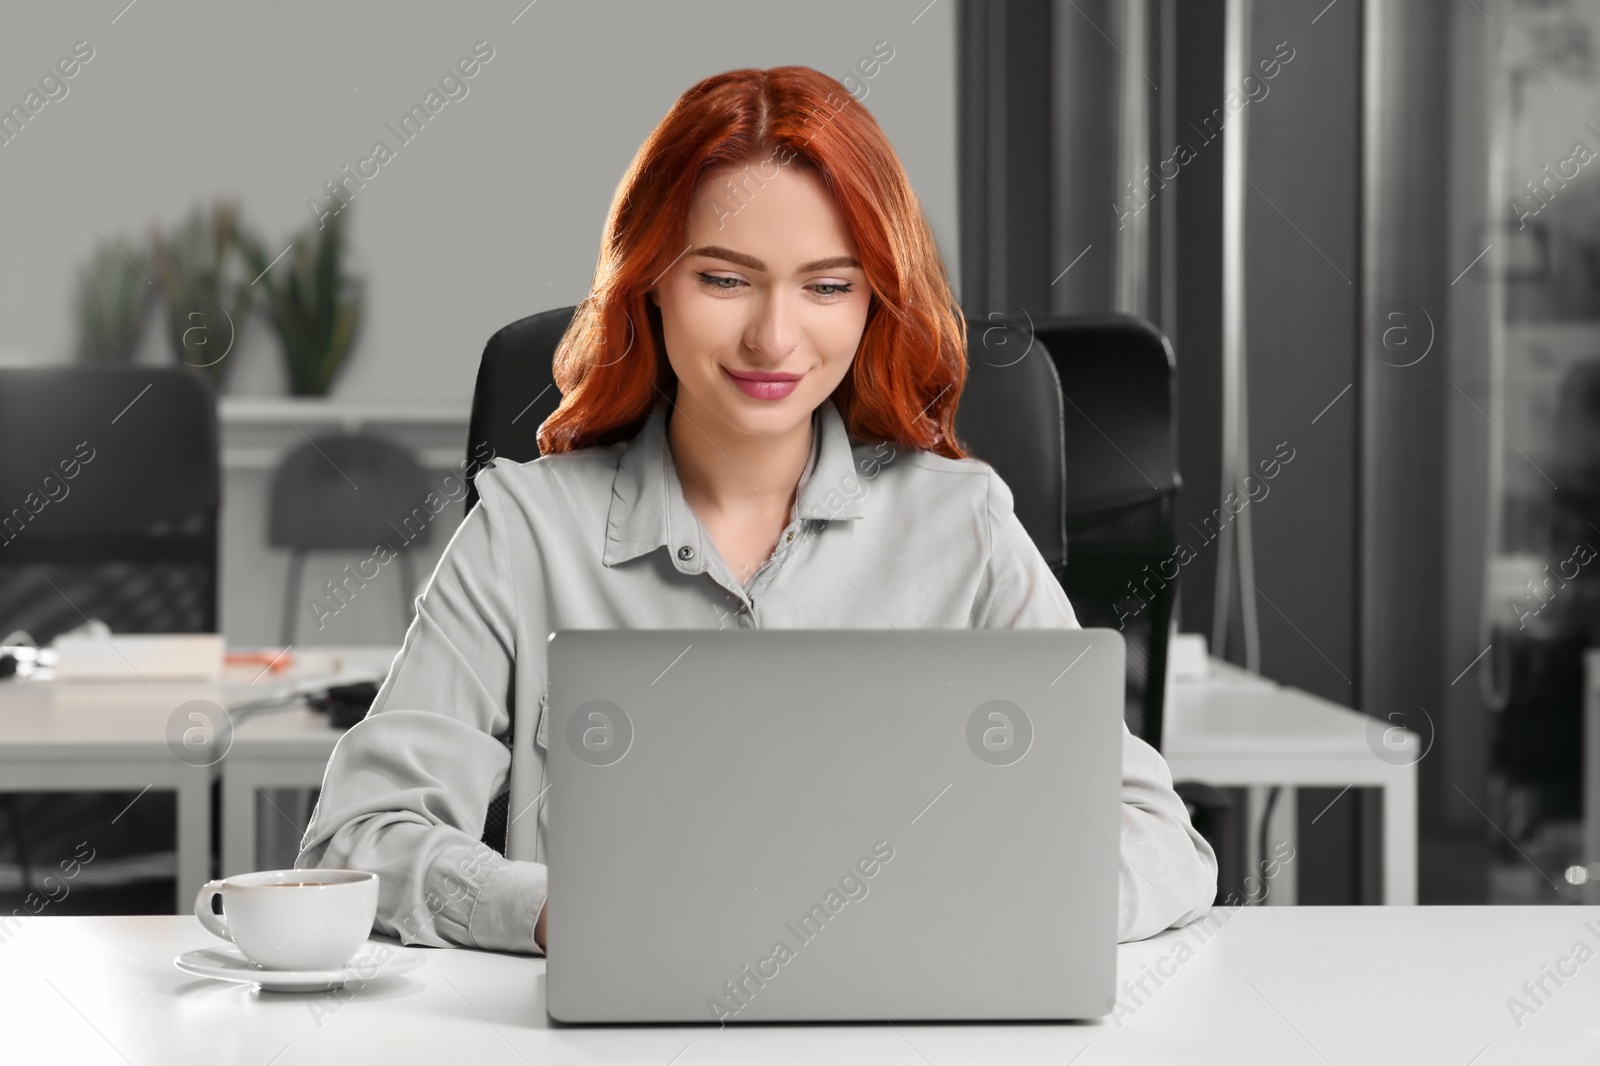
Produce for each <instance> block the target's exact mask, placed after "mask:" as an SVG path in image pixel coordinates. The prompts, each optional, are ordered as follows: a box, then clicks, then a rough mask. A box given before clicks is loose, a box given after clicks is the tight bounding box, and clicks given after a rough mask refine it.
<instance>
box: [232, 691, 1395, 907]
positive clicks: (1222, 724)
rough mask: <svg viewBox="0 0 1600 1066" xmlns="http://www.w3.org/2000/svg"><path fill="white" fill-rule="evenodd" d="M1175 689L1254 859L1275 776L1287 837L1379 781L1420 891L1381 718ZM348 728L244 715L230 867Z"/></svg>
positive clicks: (1278, 825) (1185, 770) (1185, 768)
mask: <svg viewBox="0 0 1600 1066" xmlns="http://www.w3.org/2000/svg"><path fill="white" fill-rule="evenodd" d="M1167 692H1168V710H1167V718H1166V726H1165V738H1164V749H1165V750H1164V754H1165V756H1166V759H1167V762H1168V764H1169V766H1170V767H1171V768H1172V772H1173V776H1174V779H1175V780H1198V781H1205V782H1208V783H1210V784H1214V785H1217V786H1239V785H1242V786H1246V787H1248V788H1249V789H1250V803H1249V810H1248V815H1249V817H1248V823H1247V824H1248V825H1249V826H1250V827H1251V832H1249V833H1247V834H1246V837H1247V841H1248V844H1247V848H1248V850H1249V855H1248V856H1247V862H1248V863H1249V865H1250V867H1251V868H1252V869H1255V868H1256V859H1257V858H1258V857H1257V856H1255V855H1254V851H1255V835H1256V834H1255V832H1254V827H1255V826H1256V825H1257V824H1258V823H1259V818H1260V814H1261V810H1262V800H1263V798H1264V796H1265V793H1266V788H1267V786H1270V785H1283V786H1287V791H1286V792H1285V794H1284V795H1282V796H1281V797H1280V799H1279V803H1278V806H1277V808H1276V812H1275V817H1274V819H1273V832H1272V837H1273V839H1276V840H1284V841H1287V842H1289V843H1290V844H1293V843H1294V842H1295V832H1294V825H1295V810H1294V793H1293V787H1294V786H1316V785H1333V786H1336V787H1340V788H1343V787H1345V786H1354V787H1366V786H1373V787H1377V788H1380V789H1381V790H1382V791H1383V865H1384V878H1383V885H1384V894H1383V901H1384V902H1385V903H1389V904H1410V903H1415V902H1416V899H1417V887H1416V885H1417V815H1416V805H1417V798H1416V795H1417V793H1416V766H1415V763H1411V764H1405V765H1396V764H1394V763H1390V762H1385V761H1383V759H1381V758H1379V756H1378V755H1377V754H1375V752H1374V749H1373V747H1372V743H1373V736H1374V734H1373V724H1374V723H1373V720H1372V719H1370V718H1369V717H1368V716H1367V715H1364V714H1361V713H1360V712H1358V711H1352V710H1350V709H1349V708H1347V707H1342V706H1340V705H1338V704H1335V703H1332V702H1330V701H1328V700H1324V699H1321V698H1320V697H1317V696H1313V695H1311V694H1310V693H1307V692H1303V691H1300V690H1298V689H1293V688H1288V687H1285V686H1282V685H1278V684H1277V683H1275V682H1273V681H1272V680H1270V679H1268V678H1264V677H1262V676H1260V675H1259V674H1252V673H1249V672H1247V671H1245V670H1243V669H1240V668H1239V667H1237V666H1234V665H1233V664H1231V663H1228V662H1224V661H1221V660H1217V659H1211V660H1210V661H1209V662H1208V664H1207V674H1206V675H1205V676H1204V677H1203V678H1200V679H1192V680H1187V679H1174V680H1173V681H1172V682H1171V683H1170V684H1169V687H1168V690H1167ZM1384 724H1385V723H1378V725H1380V726H1381V725H1384ZM339 736H340V733H339V732H338V731H336V730H333V729H331V728H330V727H329V726H328V723H327V720H326V719H325V718H324V717H322V716H321V715H318V714H315V713H313V712H311V711H309V710H306V709H305V708H304V707H299V708H291V709H285V710H282V711H278V712H274V713H272V714H265V715H260V716H257V717H255V718H252V719H251V720H249V721H247V722H244V723H242V724H241V725H240V726H239V728H238V730H237V731H236V733H235V735H234V743H233V748H232V750H231V751H230V752H229V754H228V758H227V760H226V761H225V762H224V763H223V766H222V789H223V815H222V817H223V832H222V841H223V853H222V867H223V876H230V875H232V874H235V873H244V872H246V871H249V870H254V869H257V868H258V860H257V852H256V815H255V811H256V806H257V805H256V802H255V798H254V793H255V791H256V790H257V789H262V790H266V789H271V788H315V787H317V786H319V785H320V784H321V783H322V774H323V770H324V769H325V768H326V766H327V762H328V757H329V756H330V755H331V754H332V752H333V746H334V744H335V743H337V741H338V739H339ZM1393 739H1394V737H1391V740H1393ZM1412 739H1415V738H1414V737H1413V738H1412ZM267 817H268V819H274V818H279V817H281V818H288V814H287V813H286V812H282V811H277V812H274V813H272V814H269V815H267ZM292 828H293V829H295V830H303V828H304V826H294V827H292ZM283 864H284V863H283V862H282V860H281V859H280V860H279V861H278V862H277V863H276V865H283ZM269 865H270V864H269ZM1296 869H1297V868H1296V867H1295V865H1294V864H1293V863H1289V864H1287V865H1284V866H1283V867H1282V868H1281V869H1280V870H1279V872H1278V873H1277V876H1276V877H1275V878H1274V879H1273V881H1272V884H1271V886H1270V890H1269V891H1268V892H1267V894H1266V897H1265V898H1266V901H1267V902H1268V903H1269V904H1280V903H1292V902H1294V900H1295V894H1296V892H1295V890H1296V876H1295V875H1296Z"/></svg>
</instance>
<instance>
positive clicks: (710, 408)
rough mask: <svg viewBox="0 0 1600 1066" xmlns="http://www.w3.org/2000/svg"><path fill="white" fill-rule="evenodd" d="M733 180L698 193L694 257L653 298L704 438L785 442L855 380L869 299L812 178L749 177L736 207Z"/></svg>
mask: <svg viewBox="0 0 1600 1066" xmlns="http://www.w3.org/2000/svg"><path fill="white" fill-rule="evenodd" d="M774 167H776V169H777V174H776V176H774V177H772V178H766V177H765V175H766V174H767V173H770V172H771V171H772V169H773V168H774ZM758 170H759V172H760V174H761V175H762V176H761V177H757V176H756V175H757V172H758ZM730 177H731V178H736V179H737V178H738V177H740V172H738V171H734V172H727V171H724V172H723V173H720V174H712V175H710V176H708V178H707V179H706V180H705V181H704V182H703V183H702V184H701V187H700V191H699V193H698V195H697V196H696V199H695V201H694V205H693V206H692V207H691V209H690V212H689V218H688V233H687V237H688V241H687V250H686V251H685V252H684V254H683V255H682V256H680V257H679V258H678V260H677V261H676V262H674V263H673V264H672V265H671V266H669V267H668V268H667V270H666V271H665V273H663V274H662V275H661V277H660V278H659V279H657V281H656V283H655V285H654V286H653V287H652V289H651V290H650V292H651V296H650V298H651V299H652V300H654V301H655V302H656V303H657V305H659V307H660V308H661V326H662V332H663V335H664V339H665V341H666V347H667V359H668V361H669V362H670V363H671V364H672V370H673V372H674V373H675V374H676V375H677V377H678V395H677V408H678V410H679V411H681V412H683V413H684V414H685V415H686V416H687V417H688V419H689V420H690V421H691V422H692V423H694V424H695V425H698V426H703V425H704V423H703V422H702V421H701V420H702V419H705V420H708V421H710V422H712V423H716V424H720V425H721V426H723V427H725V429H726V431H731V432H733V433H735V434H743V435H751V436H780V435H783V434H785V433H787V432H790V431H792V430H794V429H795V427H796V426H798V425H799V424H800V423H802V422H805V421H807V420H809V419H810V417H811V413H812V412H813V411H814V410H815V409H816V408H817V406H818V405H820V404H821V403H822V402H823V401H824V400H825V399H827V398H828V396H829V395H831V394H832V392H833V390H834V388H835V386H837V385H838V384H839V382H840V381H841V380H843V378H844V376H845V374H846V373H848V372H849V370H850V364H851V362H852V361H853V360H854V358H855V353H856V347H857V345H858V344H859V343H860V341H861V333H862V330H863V329H864V328H865V326H866V320H867V307H868V304H869V301H870V299H871V295H872V294H871V292H870V291H869V290H868V288H867V277H866V274H865V273H864V272H863V271H862V269H861V266H860V264H859V263H858V262H857V249H856V246H855V242H854V241H853V240H852V239H851V236H850V233H849V230H848V229H847V228H846V226H845V222H844V219H843V217H842V216H841V215H840V213H839V209H838V207H837V206H836V205H835V204H834V201H833V197H832V196H831V195H830V194H829V192H828V190H827V187H826V186H825V185H824V184H823V182H822V180H821V178H819V177H818V176H817V175H816V173H815V171H812V170H810V169H809V168H806V167H802V166H800V165H797V164H793V163H791V164H789V165H787V166H777V164H776V163H775V162H772V161H769V162H768V163H767V164H766V165H765V166H764V167H756V166H752V167H750V168H749V169H748V170H747V171H745V172H744V178H745V183H744V184H743V185H742V187H741V191H740V194H739V195H735V193H734V192H733V191H732V190H731V189H730V188H729V187H728V185H727V181H728V179H729V178H730ZM758 377H767V378H774V377H781V378H784V379H791V380H788V381H785V382H782V383H774V384H757V383H756V381H755V379H756V378H758ZM741 379H743V381H742V382H741Z"/></svg>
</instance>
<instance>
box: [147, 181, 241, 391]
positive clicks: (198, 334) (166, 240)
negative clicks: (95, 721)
mask: <svg viewBox="0 0 1600 1066" xmlns="http://www.w3.org/2000/svg"><path fill="white" fill-rule="evenodd" d="M238 218H239V210H238V208H237V206H235V205H233V204H231V203H217V204H215V205H213V207H212V208H211V211H210V212H209V214H208V213H206V212H204V211H202V210H201V209H199V208H196V209H195V210H194V211H192V212H191V213H190V214H189V217H188V218H187V219H185V220H184V222H183V223H182V224H181V225H180V226H178V227H177V229H175V230H174V231H173V233H172V235H171V236H170V237H163V236H162V235H161V234H160V233H159V232H157V233H155V234H154V235H153V243H154V245H155V260H156V266H157V273H158V274H159V275H160V280H161V291H162V295H163V297H164V298H165V301H166V311H167V343H168V344H169V345H170V346H171V348H172V352H173V354H174V355H175V356H177V358H178V360H179V361H180V362H182V363H185V364H186V365H188V366H192V367H196V368H197V369H201V370H204V371H205V372H206V373H208V374H210V375H211V377H212V381H213V383H214V384H215V385H216V386H217V388H218V390H219V391H220V390H221V386H222V381H223V378H224V377H225V376H226V374H227V370H228V367H230V366H231V365H232V364H231V363H230V362H229V361H228V359H227V356H228V354H229V353H230V352H232V351H233V349H234V346H235V345H236V343H237V341H238V338H239V333H240V332H241V331H242V330H243V329H244V323H245V318H246V316H247V315H248V313H249V310H250V283H249V279H247V278H246V277H245V276H244V266H243V264H242V263H241V261H240V259H239V256H238V254H237V237H238Z"/></svg>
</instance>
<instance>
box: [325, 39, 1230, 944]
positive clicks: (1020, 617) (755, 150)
mask: <svg viewBox="0 0 1600 1066" xmlns="http://www.w3.org/2000/svg"><path fill="white" fill-rule="evenodd" d="M636 327H637V328H636ZM965 353H966V335H965V324H964V320H963V319H962V317H961V316H960V315H959V314H958V312H957V309H956V304H955V301H954V300H953V298H952V295H951V293H950V289H949V285H948V282H947V279H946V277H945V274H944V271H943V267H942V265H941V262H940V259H939V255H938V251H937V249H936V247H935V245H934V241H933V237H932V234H931V232H930V231H929V229H928V226H927V222H926V220H925V219H924V217H923V215H922V211H921V208H920V206H919V205H918V203H917V200H916V197H915V195H914V194H913V192H912V190H911V186H910V183H909V182H908V181H907V179H906V175H905V172H904V170H903V169H902V167H901V165H900V162H899V160H898V158H897V157H896V156H895V154H894V150H893V149H892V148H891V146H890V145H889V142H888V140H887V138H885V136H884V135H883V132H882V131H881V130H880V129H879V128H878V125H877V123H876V122H875V121H874V120H873V118H872V117H871V115H869V114H868V112H867V111H866V109H865V108H863V107H862V106H861V105H860V104H858V103H856V102H855V101H854V100H853V99H852V98H851V97H850V96H849V95H848V93H846V91H845V90H844V88H843V86H841V85H840V84H839V83H838V82H837V81H835V80H833V79H832V78H829V77H827V76H825V75H822V74H819V73H818V72H816V71H814V70H811V69H810V68H807V67H777V68H773V69H771V70H767V71H762V70H738V71H732V72H729V73H725V74H719V75H716V76H714V77H711V78H707V79H706V80H705V81H702V82H701V83H700V84H698V85H696V86H695V87H693V88H692V89H690V90H689V91H688V92H687V93H685V94H684V95H683V97H682V98H680V99H679V100H678V102H677V103H676V104H675V105H674V106H673V108H672V110H671V111H670V112H668V114H667V115H666V117H665V118H664V119H663V120H662V121H661V123H660V124H659V125H658V126H657V128H656V129H655V131H654V132H652V133H651V135H650V136H649V138H648V139H647V140H646V141H645V143H644V145H643V146H642V147H641V148H640V150H639V153H638V155H637V156H636V158H635V159H634V161H633V164H632V166H631V167H630V168H629V170H628V172H627V174H626V175H625V176H624V178H623V180H622V182H621V184H620V185H619V187H618V189H617V194H616V196H615V198H614V200H613V202H612V205H611V210H610V214H609V217H608V218H607V221H606V227H605V233H604V237H603V240H602V243H601V254H600V260H599V264H598V267H597V268H596V271H595V279H594V288H593V291H592V293H591V294H590V296H589V297H588V299H586V300H585V301H584V303H583V304H582V306H580V307H579V309H578V312H577V315H576V317H575V319H574V321H573V323H572V326H571V327H570V328H569V329H568V331H567V332H566V334H565V336H564V337H563V339H562V342H561V345H560V347H559V348H558V350H557V352H556V356H555V365H554V372H555V380H556V384H557V385H558V387H559V388H560V389H561V393H562V402H561V406H560V408H559V409H558V410H557V411H556V412H555V413H554V414H553V415H551V416H550V418H549V419H547V420H546V421H545V422H544V424H543V425H542V426H540V428H539V445H540V450H541V452H542V457H541V458H540V459H538V460H536V461H534V462H530V463H521V464H517V463H506V462H499V463H495V464H493V465H491V466H489V467H486V468H484V469H483V470H482V471H481V472H480V473H479V474H478V476H477V482H476V484H477V488H478V492H479V494H480V499H479V502H478V503H477V505H476V506H475V507H474V508H473V509H472V511H471V512H470V513H469V514H468V515H467V517H466V519H465V520H464V522H463V523H462V525H461V527H460V528H459V529H458V530H457V532H456V534H455V536H454V537H453V539H452V540H451V542H450V544H449V546H448V547H447V548H446V550H445V553H444V556H443V557H442V558H441V559H440V561H439V565H438V568H437V569H436V570H435V571H434V573H433V576H432V578H431V580H430V581H429V584H428V587H427V589H426V591H425V592H424V593H423V595H422V596H421V597H419V598H418V600H417V605H416V606H417V616H416V618H415V620H414V621H413V622H412V624H411V627H410V629H409V631H408V632H407V633H406V639H405V644H404V646H403V647H402V648H401V651H400V654H399V655H398V656H397V658H396V659H395V661H394V664H393V665H392V667H391V668H390V671H389V674H388V677H387V678H386V679H385V681H384V683H383V686H382V688H381V689H380V690H379V692H378V695H377V698H376V700H375V701H374V703H373V705H372V710H371V711H370V712H369V713H368V715H367V717H366V718H365V719H364V720H363V721H362V722H361V723H359V724H358V725H356V726H355V727H354V728H352V729H351V730H350V731H349V732H348V733H346V734H345V736H344V737H343V738H341V739H340V741H339V744H338V746H337V748H336V749H335V750H334V753H333V757H332V759H331V760H330V761H329V764H328V769H327V773H326V777H325V779H324V781H323V786H322V794H321V798H320V800H319V801H318V804H317V809H316V811H315V813H314V814H313V817H312V821H311V825H310V827H309V828H308V829H307V831H306V835H305V838H304V840H303V842H302V846H301V851H300V855H299V857H298V859H297V860H296V865H297V866H299V867H312V866H334V867H350V868H356V869H363V870H372V871H375V872H376V873H377V874H378V875H379V884H380V891H379V907H378V915H377V923H376V924H377V928H379V929H380V930H381V931H383V932H385V933H390V934H393V935H397V936H399V937H400V938H401V940H402V941H403V942H405V943H408V944H409V943H420V944H431V945H439V946H443V945H445V944H449V943H454V944H462V945H467V946H474V947H480V948H489V949H495V950H501V951H517V952H537V951H543V949H544V928H545V923H546V913H545V912H546V907H545V890H546V867H545V865H544V864H543V862H541V861H512V860H508V859H505V858H503V857H501V856H500V855H499V854H498V853H496V852H494V851H493V850H492V849H489V848H488V847H486V846H485V845H483V844H482V843H481V841H480V840H479V837H480V835H481V831H482V825H483V821H484V817H485V807H486V805H487V803H488V801H489V799H490V798H491V797H492V796H493V795H495V794H497V793H498V792H499V791H500V789H501V788H502V787H503V786H504V783H505V781H506V780H507V774H508V769H509V765H510V761H511V754H510V752H509V751H508V750H507V748H506V746H505V745H504V744H503V743H502V742H501V741H500V740H498V739H496V735H504V734H505V733H506V731H507V730H508V728H509V727H510V723H511V721H512V715H513V713H514V710H515V709H516V708H518V707H522V708H524V709H525V711H526V713H527V717H526V718H525V720H526V721H538V722H539V729H538V730H537V736H536V738H523V737H520V736H519V737H518V738H517V744H516V746H517V749H518V755H517V757H518V759H527V760H531V761H532V768H533V771H534V772H533V774H532V775H531V777H530V779H531V780H534V781H536V782H537V786H536V787H537V788H539V789H540V790H542V789H543V787H544V775H545V770H544V754H545V748H544V745H545V743H546V738H545V733H546V732H547V730H546V727H545V722H544V719H543V716H542V713H541V712H542V709H543V708H542V702H543V698H544V695H545V679H546V663H545V650H546V638H547V637H548V635H549V634H550V633H551V632H553V631H555V630H557V629H562V628H604V627H618V628H661V629H700V628H710V627H712V626H713V625H714V626H716V627H718V628H721V627H722V626H726V625H739V626H745V627H752V628H828V627H835V628H868V627H881V626H884V625H891V626H895V627H898V628H919V627H922V628H1006V627H1030V628H1045V627H1076V626H1077V624H1078V623H1077V619H1076V617H1075V615H1074V613H1073V610H1072V607H1071V605H1070V604H1069V603H1068V602H1067V598H1066V596H1065V594H1064V593H1063V592H1062V590H1061V586H1060V584H1059V583H1058V582H1057V581H1056V579H1055V578H1054V576H1053V575H1052V574H1051V572H1050V570H1049V568H1048V566H1047V564H1046V563H1045V561H1044V559H1043V557H1042V556H1041V555H1040V554H1039V551H1038V549H1037V548H1036V547H1035V546H1034V544H1033V542H1032V541H1031V540H1030V539H1029V537H1028V534H1027V532H1026V531H1025V530H1024V529H1023V527H1022V525H1021V523H1020V522H1019V521H1018V519H1017V517H1016V516H1015V515H1014V514H1013V512H1012V495H1011V492H1010V490H1009V489H1008V488H1007V486H1006V485H1005V483H1004V482H1002V481H1001V480H1000V478H999V477H998V476H997V475H996V474H995V473H994V471H993V470H992V469H991V468H990V467H989V466H988V465H987V464H985V463H983V462H981V461H979V460H977V459H973V458H968V457H966V456H965V455H964V453H963V452H962V450H961V449H960V447H959V446H958V444H957V443H956V442H955V440H954V439H953V436H952V434H953V425H954V418H955V411H956V405H957V402H958V400H959V399H960V395H961V388H962V384H963V382H964V380H965V376H966V367H965ZM858 471H859V474H858ZM534 715H538V717H534ZM1124 734H1125V735H1124V737H1123V789H1122V799H1123V808H1122V840H1121V847H1122V853H1123V862H1122V873H1121V906H1120V919H1119V935H1120V937H1121V939H1123V940H1132V939H1139V938H1143V937H1146V936H1149V935H1151V934H1153V933H1156V932H1159V931H1160V930H1162V929H1165V928H1168V927H1169V926H1172V925H1174V924H1180V923H1183V922H1187V921H1190V920H1193V919H1194V918H1196V917H1198V916H1199V915H1200V914H1202V913H1203V912H1204V911H1205V910H1206V909H1207V908H1208V907H1209V906H1210V904H1211V902H1212V900H1213V898H1214V896H1215V894H1216V883H1217V882H1216V874H1217V869H1216V858H1215V856H1214V855H1213V853H1212V851H1211V848H1210V847H1209V846H1208V845H1207V844H1206V842H1205V840H1204V839H1203V838H1202V837H1200V835H1199V834H1198V833H1196V832H1195V831H1194V829H1193V827H1192V826H1191V825H1190V822H1189V818H1188V814H1187V812H1186V810H1185V808H1184V805H1183V803H1182V801H1181V800H1179V799H1178V797H1177V795H1176V794H1175V793H1174V792H1173V790H1172V779H1171V774H1170V772H1169V771H1168V769H1167V766H1166V763H1165V762H1164V761H1163V760H1162V758H1161V756H1160V755H1159V754H1158V753H1157V752H1156V751H1155V750H1154V749H1152V748H1151V747H1150V746H1149V745H1147V744H1145V743H1144V742H1142V741H1140V740H1138V739H1137V738H1135V737H1133V736H1131V735H1128V734H1127V733H1126V729H1124ZM519 765H521V764H519ZM539 795H540V797H541V798H540V799H539V800H538V801H536V802H535V803H534V804H531V806H535V807H536V808H537V813H536V814H535V816H534V817H535V820H536V832H537V836H536V844H535V848H534V855H535V858H536V859H542V857H543V855H544V850H543V848H544V844H543V841H544V828H545V824H546V810H545V806H546V805H545V803H544V800H543V792H542V791H541V792H540V793H539ZM549 801H550V802H552V803H560V797H558V796H552V797H549ZM526 813H528V812H527V811H526V810H524V811H521V812H513V814H512V817H513V819H516V818H520V817H522V816H523V815H524V814H526Z"/></svg>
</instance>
